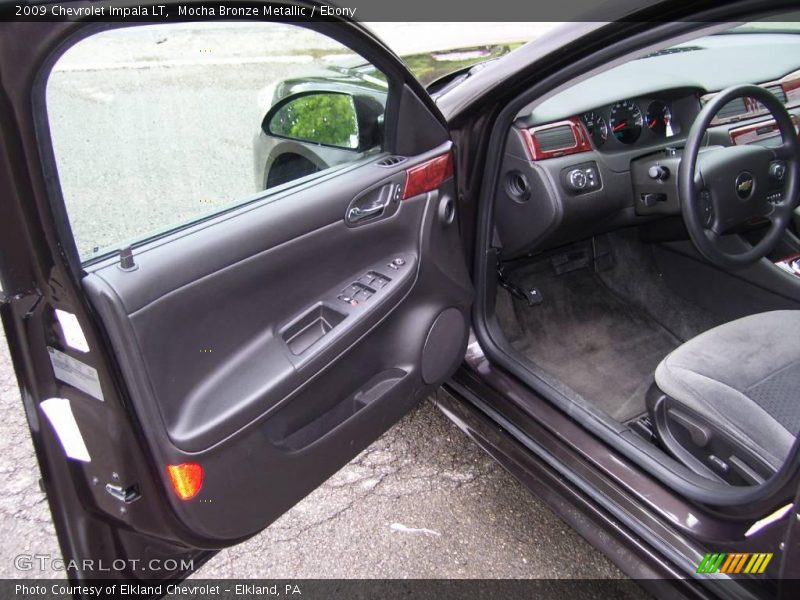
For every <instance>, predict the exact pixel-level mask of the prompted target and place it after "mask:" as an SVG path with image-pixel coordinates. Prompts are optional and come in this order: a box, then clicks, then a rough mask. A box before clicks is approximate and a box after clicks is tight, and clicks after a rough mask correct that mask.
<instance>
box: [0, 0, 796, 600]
mask: <svg viewBox="0 0 800 600" xmlns="http://www.w3.org/2000/svg"><path fill="white" fill-rule="evenodd" d="M145 4H147V3H145ZM145 4H143V5H142V6H145ZM163 4H164V5H165V6H166V7H167V9H166V10H168V11H174V12H175V13H176V14H177V12H178V5H177V3H173V2H170V1H164V2H163ZM148 6H149V5H148ZM237 6H238V5H237ZM242 6H243V5H242ZM254 6H255V5H254ZM278 8H280V10H281V11H289V13H287V14H290V15H299V14H302V15H304V18H297V19H294V18H293V17H292V18H289V19H286V18H279V17H280V15H278ZM796 8H797V7H796V5H795V4H794V3H792V2H784V1H781V0H761V1H758V2H754V1H750V0H739V1H734V2H729V3H726V4H724V5H722V6H713V5H711V4H708V3H705V2H700V3H694V4H692V5H690V6H689V5H679V4H678V3H676V2H674V1H671V0H662V1H653V2H646V3H644V4H643V5H641V6H639V4H637V3H624V2H622V3H615V4H614V5H613V6H611V7H606V8H605V9H604V18H605V19H606V20H605V21H603V22H599V21H596V20H591V19H589V18H587V19H583V20H581V21H580V22H574V23H564V24H562V25H561V26H559V27H555V28H553V29H552V30H551V31H549V32H548V33H546V34H544V35H542V36H541V37H539V38H538V39H536V40H534V41H532V42H530V43H527V44H525V45H521V47H519V48H515V49H513V51H511V48H510V47H508V48H505V49H503V50H502V51H498V52H495V51H494V50H493V49H492V48H491V47H489V46H486V47H479V48H470V49H466V50H465V49H461V50H459V51H458V52H455V51H452V52H451V53H450V56H448V60H450V61H454V62H452V63H451V65H452V66H451V68H449V69H444V70H442V71H438V70H435V69H433V67H432V66H431V65H433V64H434V62H435V60H434V59H431V57H430V56H427V57H425V56H423V55H414V56H406V57H405V61H404V60H401V59H400V58H399V57H398V56H396V55H395V54H394V53H393V52H392V51H391V50H389V48H388V47H387V46H386V45H384V44H383V42H381V41H380V40H379V39H378V37H377V36H376V35H375V34H373V33H372V32H371V31H370V30H369V29H368V28H367V27H365V26H363V25H361V24H359V23H357V22H355V21H353V20H351V19H350V18H349V17H352V16H353V15H352V14H351V13H345V12H343V11H341V10H333V9H329V7H326V6H323V5H321V4H317V3H314V2H306V1H304V0H290V1H287V2H282V3H279V4H275V5H274V7H273V9H272V10H273V11H275V12H272V13H265V12H264V8H263V6H261V7H260V8H259V10H261V13H260V18H259V19H256V20H237V18H238V17H237V15H236V14H233V13H231V14H230V15H229V14H228V13H224V14H221V13H219V11H217V13H216V14H215V15H214V17H215V18H213V19H212V20H209V21H205V22H197V21H191V22H189V21H186V22H180V21H175V20H173V21H171V22H169V23H161V22H160V23H138V22H130V23H117V22H111V21H101V20H93V19H92V18H86V19H80V20H71V21H58V20H51V21H45V20H29V21H17V22H9V23H3V24H0V31H2V33H1V34H0V87H2V94H0V113H2V114H3V115H4V118H3V120H2V124H1V125H0V133H2V146H3V152H2V158H1V159H0V203H1V205H2V214H3V219H2V221H0V277H2V289H3V296H2V311H1V312H2V320H3V325H4V327H5V331H6V335H7V339H8V342H9V347H10V351H11V355H12V358H13V363H14V367H15V369H16V372H17V376H18V380H19V385H20V389H21V392H22V399H23V404H24V407H23V408H24V411H25V414H26V416H27V420H28V423H29V425H30V430H31V436H32V439H33V442H34V446H35V449H36V453H37V457H38V460H39V465H40V468H41V474H42V480H43V486H44V489H45V490H46V493H47V496H48V500H49V504H50V508H51V511H52V515H53V521H54V524H55V528H56V532H57V534H58V537H59V541H60V544H61V549H62V552H63V555H64V560H65V561H70V560H74V561H75V564H77V565H78V567H77V568H76V569H70V570H69V571H68V575H69V577H70V578H71V580H72V581H71V584H75V585H79V584H81V583H85V582H86V581H89V580H92V579H94V578H95V577H97V574H96V573H93V572H92V571H91V570H84V569H82V568H80V564H81V561H83V560H96V561H103V562H107V563H111V562H113V561H115V560H119V561H122V562H121V563H120V564H122V565H132V564H134V563H133V562H131V561H140V562H138V563H136V564H138V565H140V566H139V567H138V568H133V567H130V568H129V567H128V566H125V568H123V569H122V570H120V571H115V572H114V573H112V574H110V575H106V576H105V577H110V578H111V579H116V580H120V581H124V582H125V583H126V585H127V584H131V585H133V584H136V585H143V586H152V587H154V591H151V592H148V593H149V594H150V595H151V596H160V595H162V594H168V593H172V592H170V591H169V590H168V589H167V584H168V583H170V582H171V583H174V580H175V579H176V578H177V579H180V578H183V577H185V576H187V575H189V573H190V572H191V571H192V570H193V569H196V568H198V567H199V566H200V565H201V564H202V563H203V562H204V561H205V560H206V559H207V558H209V557H210V556H211V555H213V553H214V552H216V551H218V550H220V549H223V548H226V547H229V546H233V545H236V544H238V543H240V542H242V541H244V540H246V539H247V538H249V537H251V536H253V535H255V534H256V533H258V532H259V531H262V530H263V529H265V528H266V527H268V526H269V525H270V524H271V523H272V522H273V521H275V520H276V519H277V518H278V517H279V516H280V515H281V514H283V513H284V512H286V511H287V510H288V509H289V508H291V507H292V506H293V505H295V504H296V503H297V502H299V501H300V500H301V499H302V498H303V497H305V496H306V495H308V494H309V493H310V492H311V491H312V490H314V489H315V488H316V487H317V486H319V485H320V484H321V483H322V482H323V481H324V480H326V479H327V478H328V477H330V476H331V475H332V474H333V473H335V472H336V471H337V470H338V469H340V468H341V467H342V466H343V465H345V464H346V463H347V462H348V461H349V460H350V459H352V458H353V457H354V456H356V455H357V454H358V453H359V452H361V451H362V450H363V449H364V448H366V447H367V446H368V445H369V444H371V443H372V442H373V441H374V440H376V439H377V438H378V437H379V436H380V435H381V434H383V433H384V432H385V431H386V430H387V429H388V428H389V427H390V426H392V425H393V424H394V423H396V422H397V421H398V420H399V419H400V418H401V417H402V416H403V415H405V414H406V413H408V411H410V410H411V409H412V408H414V407H415V406H416V405H417V404H419V403H420V402H421V401H422V400H423V399H425V398H427V397H430V396H431V395H432V394H434V395H435V398H436V400H435V402H436V406H437V407H438V408H439V409H440V410H441V411H442V412H443V413H444V414H445V415H446V416H447V417H448V418H449V419H451V420H452V422H453V423H454V424H455V425H456V426H457V427H459V428H460V429H462V430H463V431H464V432H465V433H466V434H467V435H468V436H469V437H470V438H471V439H472V440H473V441H475V442H476V443H477V444H478V445H479V446H480V447H481V448H482V449H483V450H484V451H486V452H488V453H489V454H490V455H491V456H492V457H493V458H494V459H495V460H496V461H497V462H498V463H499V464H500V465H502V466H503V467H504V468H505V469H507V470H508V471H509V472H511V473H512V474H513V475H514V476H515V477H517V478H518V479H519V480H520V481H521V482H522V483H523V484H524V485H525V486H527V487H528V488H529V489H530V490H531V492H533V493H535V494H537V495H539V496H540V497H541V498H543V499H544V501H545V502H547V503H548V504H549V505H550V506H551V507H552V508H553V510H554V511H555V512H556V513H557V514H559V515H560V516H561V517H562V518H563V519H564V520H565V521H566V522H568V523H569V524H570V525H571V526H572V527H574V528H575V529H576V530H577V531H578V532H579V533H580V534H581V535H582V536H584V537H585V538H586V539H587V540H588V541H589V542H590V543H591V544H593V545H594V546H596V547H597V548H598V549H599V550H601V551H602V552H604V553H606V554H607V555H608V556H609V557H610V558H611V560H612V561H613V562H615V563H616V564H617V565H618V566H619V567H620V569H621V570H622V571H623V572H624V573H625V574H627V575H629V576H631V577H633V578H635V579H636V580H637V581H638V582H639V583H640V584H641V585H642V586H643V587H644V588H646V589H647V590H649V591H650V592H651V593H653V594H654V595H657V596H660V597H670V598H672V597H687V598H710V597H737V598H745V597H763V598H774V597H779V598H789V597H795V596H793V594H792V588H791V584H792V581H793V580H794V579H796V578H798V577H800V513H798V510H799V507H798V504H797V498H798V492H799V491H800V489H799V485H798V484H800V444H799V443H798V432H799V431H800V402H798V389H800V368H798V367H800V237H798V235H800V213H799V212H798V209H797V207H798V197H799V196H800V187H799V186H800V151H799V150H798V143H799V140H798V119H800V26H798V23H797V20H796V14H794V13H792V12H791V11H794V10H796ZM615 9H616V10H617V11H618V12H614V10H615ZM193 10H199V8H198V7H194V8H193ZM209 10H210V5H209ZM323 10H325V11H327V12H325V13H324V16H326V18H324V19H322V18H316V17H314V18H312V16H311V12H312V11H313V12H314V14H315V15H323V13H322V11H323ZM292 11H294V12H292ZM303 11H305V12H303ZM188 14H189V13H187V15H188ZM204 16H208V15H204ZM226 17H231V18H230V19H229V20H226ZM267 42H269V44H271V45H269V46H268V47H267V46H265V45H264V44H267ZM187 47H191V48H192V52H193V54H192V56H191V60H189V58H187V56H188V54H187V53H186V51H185V49H186V48H187ZM248 48H257V49H258V51H257V53H256V54H255V55H253V54H247V55H246V54H245V50H246V49H248ZM431 61H433V62H431ZM231 65H237V68H232V67H231ZM239 67H241V68H239ZM109 69H112V70H114V73H115V75H113V77H119V78H123V77H124V78H126V81H127V80H130V81H132V82H134V83H132V84H131V85H130V92H129V95H128V96H126V101H127V102H128V103H127V104H123V103H122V102H120V100H119V98H118V97H117V96H115V95H114V94H110V93H109V92H108V90H107V89H106V88H105V87H104V81H106V78H107V77H112V75H107V74H106V73H107V72H108V70H109ZM180 69H185V70H189V71H191V72H192V74H193V76H196V77H198V78H199V80H201V81H207V82H211V81H213V82H214V83H213V84H212V83H205V84H200V85H194V84H192V85H189V84H187V83H186V81H187V80H182V79H180V78H179V77H178V76H177V75H176V73H178V72H179V71H180ZM412 70H414V73H412ZM212 72H213V79H212V76H211V73H212ZM67 74H69V77H67ZM204 77H205V78H206V79H205V80H204V79H203V78H204ZM423 81H424V84H423ZM207 85H214V86H218V89H219V90H221V91H222V92H223V93H221V94H220V95H219V96H214V99H213V100H211V99H210V98H204V96H203V94H202V93H198V87H200V88H202V87H203V86H207ZM141 90H159V91H158V94H159V95H158V101H157V102H153V103H150V104H149V105H148V106H144V103H143V102H142V101H141V100H137V99H138V98H140V96H138V94H140V93H141ZM161 90H167V91H165V92H163V93H162V92H161ZM217 98H220V100H217ZM87 99H88V101H91V102H92V103H93V104H92V106H93V109H92V110H93V111H94V118H93V119H92V120H91V121H88V122H87V120H86V119H81V118H79V116H78V114H77V113H76V111H75V106H76V103H77V102H84V101H87ZM126 106H127V107H128V108H125V107H126ZM130 107H134V108H133V109H131V108H130ZM101 123H105V125H101ZM109 123H113V131H110V130H109V127H108V124H109ZM200 137H202V139H203V140H204V141H205V143H204V144H203V145H202V147H200V146H199V145H198V144H197V143H195V141H196V140H197V139H198V138H200ZM100 157H102V158H100ZM23 408H21V409H20V410H22V409H23ZM153 559H157V560H156V561H155V562H154V561H153ZM166 560H172V561H177V562H176V563H175V564H182V565H188V566H186V568H176V569H169V570H168V569H165V568H163V567H161V566H159V565H163V564H164V562H163V561H166ZM158 561H161V562H158ZM181 561H186V562H181ZM141 565H145V567H144V568H142V567H141ZM156 588H157V589H156ZM276 589H277V591H278V592H280V593H281V594H283V595H287V596H290V595H291V594H292V591H288V590H287V591H284V590H283V588H282V587H281V585H279V586H278V588H276ZM236 593H244V594H247V593H256V594H261V593H266V594H269V592H265V591H263V590H262V591H254V592H249V591H242V592H236Z"/></svg>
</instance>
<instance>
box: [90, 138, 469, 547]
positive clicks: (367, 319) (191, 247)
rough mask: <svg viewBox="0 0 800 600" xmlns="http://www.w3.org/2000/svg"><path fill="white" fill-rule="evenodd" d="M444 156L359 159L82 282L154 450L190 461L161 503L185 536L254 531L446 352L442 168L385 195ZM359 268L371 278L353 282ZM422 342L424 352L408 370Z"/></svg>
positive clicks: (369, 433) (455, 339)
mask: <svg viewBox="0 0 800 600" xmlns="http://www.w3.org/2000/svg"><path fill="white" fill-rule="evenodd" d="M446 152H449V144H446V145H444V146H440V147H439V148H436V149H434V150H433V151H431V152H429V153H426V154H424V155H420V156H418V157H414V158H412V159H410V160H408V161H406V162H404V163H403V164H402V165H400V166H398V167H396V168H394V170H392V169H389V170H387V169H386V168H384V167H379V166H376V164H375V161H374V160H373V161H370V162H368V163H366V164H362V165H359V166H358V167H356V168H353V169H351V170H350V171H349V172H348V173H345V174H340V175H339V177H337V178H336V180H335V184H334V185H326V184H319V183H318V184H316V185H309V186H306V187H304V188H301V189H300V190H296V191H292V192H291V193H288V194H287V195H286V196H287V197H284V198H278V199H277V200H273V201H270V202H265V203H263V204H261V205H259V206H256V207H248V208H246V209H242V210H241V211H239V212H237V213H236V214H229V215H226V216H224V217H222V218H220V219H219V221H218V222H216V223H212V224H204V225H201V226H198V227H197V229H196V230H190V231H187V232H183V233H181V234H179V235H176V236H175V238H174V239H171V240H168V241H165V242H158V243H154V244H153V245H152V246H151V247H144V248H143V249H141V250H139V251H137V252H136V253H135V256H134V260H135V262H136V268H135V269H134V270H131V271H125V270H122V269H120V268H119V266H118V265H117V264H116V263H113V262H109V263H106V264H103V265H100V266H98V268H96V269H92V270H91V271H90V272H89V274H88V275H87V276H86V278H85V279H84V285H85V288H86V291H87V293H88V296H89V298H90V300H91V303H92V305H93V307H94V308H95V310H96V311H97V314H98V315H99V316H100V318H101V320H102V321H103V323H104V324H105V328H106V331H107V332H108V334H109V337H110V339H111V342H112V346H113V349H114V351H115V353H116V354H117V356H118V357H119V358H120V365H121V367H122V371H123V375H124V377H125V378H126V380H127V383H128V386H129V389H131V390H132V394H131V399H132V403H133V405H134V409H135V411H136V413H137V415H138V416H139V419H140V420H141V422H142V426H143V430H144V431H145V432H146V435H147V436H148V438H149V443H150V445H151V447H152V448H153V450H154V454H155V455H156V456H157V457H158V458H157V459H156V460H157V462H160V463H161V464H181V463H185V462H189V461H192V462H197V463H200V464H202V466H203V469H204V472H205V476H204V481H203V488H202V490H201V492H200V494H199V496H198V499H197V501H193V502H188V503H187V502H183V501H180V500H178V499H177V498H173V499H172V501H173V505H174V507H175V509H176V511H177V512H178V514H179V515H181V517H182V518H183V519H184V520H185V522H186V523H187V525H189V526H190V528H191V529H192V530H194V531H195V532H197V533H199V534H201V535H202V536H203V537H208V538H210V539H217V540H225V539H233V538H239V537H243V536H246V535H249V534H251V533H254V532H255V531H258V530H259V529H261V528H263V527H264V526H265V525H266V524H268V523H269V522H270V521H271V520H273V519H274V518H276V517H277V516H278V515H279V514H281V512H283V511H284V510H285V509H287V508H288V507H289V506H291V504H293V503H294V502H296V501H297V500H298V499H299V498H300V497H302V496H303V495H305V494H307V493H308V492H309V491H311V490H312V489H313V487H314V486H315V485H316V483H314V484H312V483H311V482H312V481H313V482H316V481H318V480H320V479H321V478H324V477H326V476H328V475H330V474H332V473H333V472H334V471H335V470H336V469H337V468H338V467H339V466H341V464H342V463H343V462H346V461H347V460H348V459H349V458H351V457H352V456H354V454H355V453H357V452H358V451H360V450H361V449H362V448H363V447H365V446H366V445H367V444H368V443H369V441H371V440H372V439H374V438H375V437H376V436H377V435H378V434H379V433H380V432H382V431H383V430H385V429H386V428H388V427H389V426H390V425H391V424H392V423H393V422H395V421H396V419H397V418H399V417H400V416H401V415H402V414H403V413H404V412H406V411H407V410H408V409H409V408H411V407H412V406H413V405H414V404H415V403H416V402H418V401H419V400H420V399H421V398H422V397H424V395H425V393H427V391H428V390H430V386H431V385H432V384H438V383H440V382H441V380H442V379H443V378H444V376H446V375H448V374H449V373H450V372H451V371H452V370H453V368H455V367H456V366H457V364H458V363H459V362H460V359H461V357H463V352H464V348H465V345H466V337H467V327H466V322H467V321H466V318H467V309H468V305H469V301H470V298H471V290H470V287H469V284H468V281H469V279H468V277H467V273H466V269H465V266H464V261H463V258H462V257H461V255H460V253H459V251H458V236H457V233H456V227H454V226H452V224H451V223H448V222H447V220H446V219H444V220H443V218H442V216H441V215H442V214H443V212H442V211H441V210H439V205H440V204H441V202H443V201H446V200H447V199H449V198H452V194H453V188H452V179H450V180H449V181H448V182H446V183H445V185H444V186H443V187H442V188H441V189H439V190H435V191H433V192H430V193H425V194H421V195H418V196H416V197H414V198H409V199H406V200H401V199H400V189H401V188H400V186H401V185H402V184H403V183H404V179H405V177H406V171H407V170H408V169H410V168H413V167H414V166H416V165H418V164H421V163H425V162H426V161H427V160H429V159H430V158H432V157H436V156H440V155H442V154H443V153H446ZM370 178H371V179H372V180H373V181H374V183H372V184H369V183H368V182H369V180H370ZM387 185H392V186H397V189H398V193H396V194H393V196H392V198H391V199H390V204H391V206H390V207H389V206H387V209H386V212H387V216H385V217H383V218H382V215H376V217H374V221H369V220H368V221H364V222H362V223H360V224H358V226H355V227H353V226H350V225H348V223H347V222H346V218H345V217H346V214H347V212H348V209H349V208H350V207H351V204H352V201H353V199H354V198H358V197H361V196H365V195H366V196H369V194H370V193H371V191H372V190H373V189H375V190H381V189H382V188H384V187H385V186H387ZM365 188H366V189H365ZM323 189H324V190H325V191H324V193H321V191H322V190H323ZM321 200H324V202H322V201H321ZM316 208H319V210H315V209H316ZM298 223H303V224H304V229H306V230H307V231H306V232H305V233H302V234H298V233H297V231H296V230H292V229H291V227H296V226H297V224H298ZM287 235H290V236H291V237H290V238H289V239H287ZM244 252H247V256H246V257H244V258H242V254H243V253H244ZM187 257H193V258H192V260H191V261H188V264H187ZM397 259H399V260H398V262H402V263H403V264H402V265H401V266H398V265H395V264H394V263H393V262H392V261H394V260H397ZM184 265H186V266H187V268H188V269H189V271H190V272H188V273H187V272H186V271H184V270H183V269H184ZM367 273H378V274H380V276H381V277H380V281H381V282H382V287H379V286H378V285H377V284H374V283H370V282H367V283H362V282H360V281H359V279H360V278H362V277H363V276H364V275H365V274H367ZM171 274H175V275H174V276H173V275H171ZM353 284H357V285H358V286H362V287H361V288H360V289H361V290H362V291H367V293H369V294H371V296H370V297H369V298H368V299H366V300H360V299H359V300H357V301H358V305H356V306H353V305H352V304H349V303H348V302H345V301H344V300H342V299H341V296H342V294H343V293H344V292H345V291H346V290H348V289H350V288H351V286H352V285H353ZM452 311H455V312H452ZM443 313H445V316H444V318H442V319H440V318H439V317H440V315H442V314H443ZM434 323H437V325H436V326H434ZM298 339H299V341H298ZM425 348H428V353H429V358H431V357H434V358H435V360H428V361H427V362H428V366H427V368H426V370H425V371H423V369H422V365H423V362H424V361H423V354H424V353H425ZM431 371H432V372H431ZM423 375H424V377H423ZM232 465H237V466H236V467H235V468H234V467H232ZM239 465H241V466H239ZM298 473H303V474H304V476H303V477H298V476H296V475H293V474H298ZM163 476H164V478H165V482H164V483H165V485H167V484H168V481H167V480H166V473H165V474H164V475H163ZM276 481H280V482H281V485H280V486H275V485H274V484H273V482H276ZM278 488H279V489H278Z"/></svg>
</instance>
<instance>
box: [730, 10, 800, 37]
mask: <svg viewBox="0 0 800 600" xmlns="http://www.w3.org/2000/svg"><path fill="white" fill-rule="evenodd" d="M797 17H798V19H797V20H795V21H753V22H751V23H744V24H742V25H739V26H738V27H734V28H732V29H729V30H728V31H726V32H725V33H800V13H798V15H797ZM784 18H786V15H784Z"/></svg>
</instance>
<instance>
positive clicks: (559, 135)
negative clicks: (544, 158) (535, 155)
mask: <svg viewBox="0 0 800 600" xmlns="http://www.w3.org/2000/svg"><path fill="white" fill-rule="evenodd" d="M534 137H535V138H536V143H537V144H538V145H539V149H540V150H541V151H542V152H553V151H555V150H566V149H567V148H573V147H574V146H575V145H576V143H577V142H576V140H575V133H574V132H573V130H572V127H570V126H569V125H559V126H558V127H549V128H548V129H540V130H538V131H537V132H536V133H535V134H534Z"/></svg>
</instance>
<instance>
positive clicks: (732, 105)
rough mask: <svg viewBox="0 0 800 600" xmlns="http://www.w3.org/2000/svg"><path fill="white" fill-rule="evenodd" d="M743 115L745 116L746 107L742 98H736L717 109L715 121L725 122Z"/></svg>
mask: <svg viewBox="0 0 800 600" xmlns="http://www.w3.org/2000/svg"><path fill="white" fill-rule="evenodd" d="M744 114H747V106H745V103H744V98H736V99H735V100H731V101H730V102H728V103H727V104H726V105H725V106H723V107H722V108H720V109H719V112H718V113H717V117H716V120H717V121H726V120H728V119H735V118H736V117H740V116H742V115H744Z"/></svg>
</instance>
